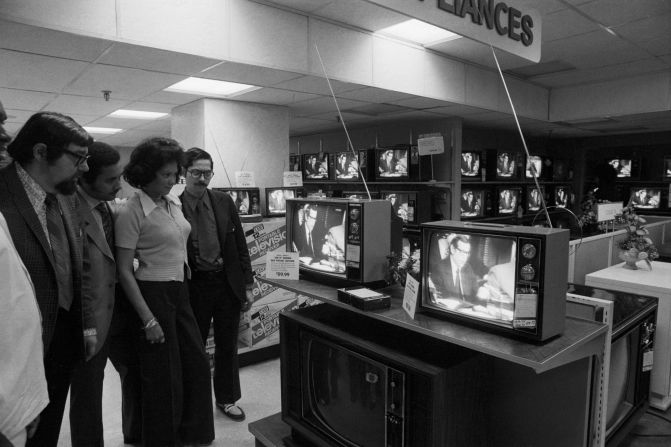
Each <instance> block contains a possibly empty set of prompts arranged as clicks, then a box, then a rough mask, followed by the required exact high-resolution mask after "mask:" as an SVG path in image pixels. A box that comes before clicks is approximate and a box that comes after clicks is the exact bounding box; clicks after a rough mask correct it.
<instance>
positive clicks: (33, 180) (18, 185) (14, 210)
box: [0, 112, 97, 447]
mask: <svg viewBox="0 0 671 447" xmlns="http://www.w3.org/2000/svg"><path fill="white" fill-rule="evenodd" d="M91 142H92V139H91V137H90V136H89V134H88V133H87V132H86V131H85V130H84V129H83V128H82V127H81V126H80V125H79V124H77V123H76V122H75V121H74V120H73V119H72V118H70V117H68V116H65V115H61V114H59V113H53V112H39V113H36V114H35V115H33V116H31V117H30V118H29V119H28V121H27V122H26V124H25V125H24V126H23V128H22V129H21V130H20V131H19V133H18V134H17V136H16V139H15V140H14V141H13V142H12V143H10V144H9V146H8V152H9V155H10V156H11V157H12V158H13V159H14V162H13V163H12V164H11V165H9V166H7V167H6V168H4V169H2V170H1V171H0V212H2V214H4V216H5V218H6V220H7V225H8V227H9V231H10V233H11V235H12V238H13V239H14V242H15V244H16V249H17V251H18V252H19V255H20V256H21V259H22V261H23V263H24V264H25V265H26V267H27V269H28V272H29V273H30V277H31V279H32V281H33V284H34V285H35V296H36V298H37V302H38V305H39V307H40V312H41V314H42V329H43V333H42V336H43V341H44V351H45V359H44V367H45V374H46V378H47V384H48V387H49V400H50V402H49V405H48V406H47V407H46V408H45V409H44V411H42V413H41V420H40V424H39V426H38V428H37V432H36V433H35V436H34V437H33V438H31V439H30V440H29V441H28V444H27V445H29V446H39V447H51V446H53V447H55V446H56V445H57V444H58V435H59V432H60V428H61V422H62V419H63V411H64V408H65V401H66V398H67V394H68V389H69V387H70V380H71V376H72V369H73V367H74V365H75V364H76V362H77V361H79V360H81V358H82V357H83V356H84V354H85V353H86V356H91V355H92V354H93V352H94V350H95V346H96V342H97V340H96V337H95V336H94V335H92V336H84V333H83V330H84V328H92V327H95V324H94V323H93V322H92V321H83V316H86V314H87V312H86V311H85V310H84V311H83V309H82V300H81V269H82V265H81V264H82V245H81V244H82V242H81V238H80V226H79V223H78V219H77V217H76V216H75V210H74V207H73V201H72V200H69V199H68V198H66V197H64V195H72V194H73V193H74V192H75V190H76V187H77V179H78V178H79V177H80V176H81V174H82V173H84V172H86V171H88V165H87V163H86V160H87V158H88V146H89V145H90V144H91Z"/></svg>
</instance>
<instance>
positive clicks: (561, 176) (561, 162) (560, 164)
mask: <svg viewBox="0 0 671 447" xmlns="http://www.w3.org/2000/svg"><path fill="white" fill-rule="evenodd" d="M572 177H573V173H572V172H571V163H570V161H569V160H567V159H564V158H557V159H555V160H554V169H553V170H552V180H554V181H556V182H561V181H564V180H570V179H571V178H572Z"/></svg>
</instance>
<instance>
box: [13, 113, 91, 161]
mask: <svg viewBox="0 0 671 447" xmlns="http://www.w3.org/2000/svg"><path fill="white" fill-rule="evenodd" d="M40 143H41V144H44V145H45V146H46V147H47V161H52V160H56V159H58V158H60V157H61V155H63V153H64V150H65V149H67V146H68V145H70V144H71V143H74V144H76V145H78V146H84V147H88V146H89V145H90V144H91V143H93V138H92V137H91V135H89V134H88V132H86V130H84V128H83V127H82V126H80V125H79V124H78V123H77V122H76V121H75V120H73V119H72V118H70V117H69V116H67V115H63V114H62V113H57V112H38V113H36V114H34V115H33V116H31V117H30V118H28V121H26V123H25V124H24V125H23V127H22V128H21V130H19V133H18V134H16V138H14V141H12V142H11V143H10V144H9V145H8V146H7V152H8V153H9V155H11V156H12V158H13V159H14V160H16V161H17V162H19V163H22V164H23V163H26V162H29V161H30V160H32V159H33V158H34V157H33V148H34V147H35V145H36V144H40Z"/></svg>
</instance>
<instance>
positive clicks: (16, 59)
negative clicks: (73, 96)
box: [0, 50, 89, 92]
mask: <svg viewBox="0 0 671 447" xmlns="http://www.w3.org/2000/svg"><path fill="white" fill-rule="evenodd" d="M88 65H89V64H88V63H86V62H78V61H72V60H68V59H58V58H53V57H47V56H38V55H36V54H27V53H19V52H16V51H10V50H0V87H8V88H14V89H23V90H36V91H42V92H60V91H61V90H62V89H63V88H64V87H65V86H66V85H68V84H69V83H70V82H71V81H72V80H73V79H75V78H76V77H77V76H78V75H79V74H80V73H81V72H83V71H84V69H86V67H87V66H88Z"/></svg>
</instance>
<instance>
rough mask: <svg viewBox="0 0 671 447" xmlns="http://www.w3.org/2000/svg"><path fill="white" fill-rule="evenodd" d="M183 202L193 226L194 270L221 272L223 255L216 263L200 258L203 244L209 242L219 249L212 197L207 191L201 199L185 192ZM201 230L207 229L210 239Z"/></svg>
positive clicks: (219, 256)
mask: <svg viewBox="0 0 671 447" xmlns="http://www.w3.org/2000/svg"><path fill="white" fill-rule="evenodd" d="M182 200H183V202H184V207H185V208H186V210H187V213H186V214H187V220H188V221H189V223H190V224H191V248H193V255H194V259H193V261H194V262H195V266H194V268H195V269H196V270H199V271H215V270H221V269H222V268H223V266H224V260H223V258H222V257H221V253H219V255H218V256H217V259H216V260H215V261H214V262H208V261H207V260H205V259H203V258H201V257H200V247H201V243H203V242H207V243H211V244H216V247H217V248H218V247H219V237H218V231H217V221H216V220H215V218H214V208H213V207H212V202H211V201H210V195H209V194H208V193H207V191H206V192H204V193H203V195H201V196H200V197H194V196H193V195H191V194H190V193H189V192H188V191H184V194H183V195H182ZM199 229H206V230H207V232H208V234H209V237H202V235H200V234H199Z"/></svg>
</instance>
